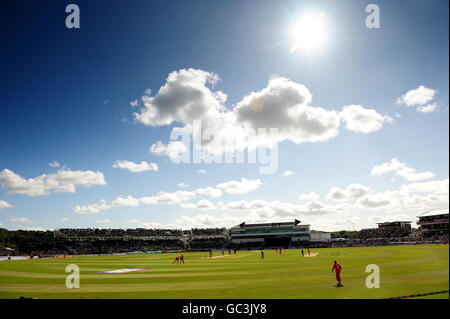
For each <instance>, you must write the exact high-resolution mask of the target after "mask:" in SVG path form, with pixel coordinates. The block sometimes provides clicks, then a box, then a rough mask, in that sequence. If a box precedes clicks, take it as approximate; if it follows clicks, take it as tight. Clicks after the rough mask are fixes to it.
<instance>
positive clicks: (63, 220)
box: [61, 217, 69, 223]
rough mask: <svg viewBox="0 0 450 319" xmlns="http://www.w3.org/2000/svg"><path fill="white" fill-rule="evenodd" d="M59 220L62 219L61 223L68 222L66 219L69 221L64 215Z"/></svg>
mask: <svg viewBox="0 0 450 319" xmlns="http://www.w3.org/2000/svg"><path fill="white" fill-rule="evenodd" d="M61 221H62V222H63V223H66V222H68V221H69V219H68V218H66V217H63V218H61Z"/></svg>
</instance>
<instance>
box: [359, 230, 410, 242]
mask: <svg viewBox="0 0 450 319" xmlns="http://www.w3.org/2000/svg"><path fill="white" fill-rule="evenodd" d="M411 235H412V233H411V229H408V228H406V227H382V228H369V229H362V230H360V231H359V232H357V233H356V239H365V240H367V239H387V238H407V237H411Z"/></svg>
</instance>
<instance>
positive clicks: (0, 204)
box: [0, 200, 12, 209]
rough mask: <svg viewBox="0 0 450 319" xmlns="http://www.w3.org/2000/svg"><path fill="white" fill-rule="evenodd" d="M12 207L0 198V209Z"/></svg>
mask: <svg viewBox="0 0 450 319" xmlns="http://www.w3.org/2000/svg"><path fill="white" fill-rule="evenodd" d="M10 207H12V206H11V205H10V204H9V203H8V202H6V201H4V200H0V209H2V208H10Z"/></svg>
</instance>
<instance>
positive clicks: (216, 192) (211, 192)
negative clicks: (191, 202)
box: [195, 187, 222, 198]
mask: <svg viewBox="0 0 450 319" xmlns="http://www.w3.org/2000/svg"><path fill="white" fill-rule="evenodd" d="M195 193H196V194H199V195H207V196H211V197H213V198H216V197H220V196H221V195H222V191H221V190H220V189H217V188H213V187H205V188H199V189H197V190H195Z"/></svg>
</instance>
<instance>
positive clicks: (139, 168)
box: [113, 160, 158, 173]
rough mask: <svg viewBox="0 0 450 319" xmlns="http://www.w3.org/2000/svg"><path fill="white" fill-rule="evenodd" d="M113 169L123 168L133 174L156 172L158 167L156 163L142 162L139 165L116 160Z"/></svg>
mask: <svg viewBox="0 0 450 319" xmlns="http://www.w3.org/2000/svg"><path fill="white" fill-rule="evenodd" d="M113 167H114V168H123V169H127V170H129V171H130V172H133V173H141V172H145V171H157V170H158V165H157V164H156V163H147V162H146V161H142V162H141V163H139V164H138V163H134V162H131V161H126V160H117V161H116V162H115V163H114V165H113Z"/></svg>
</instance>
